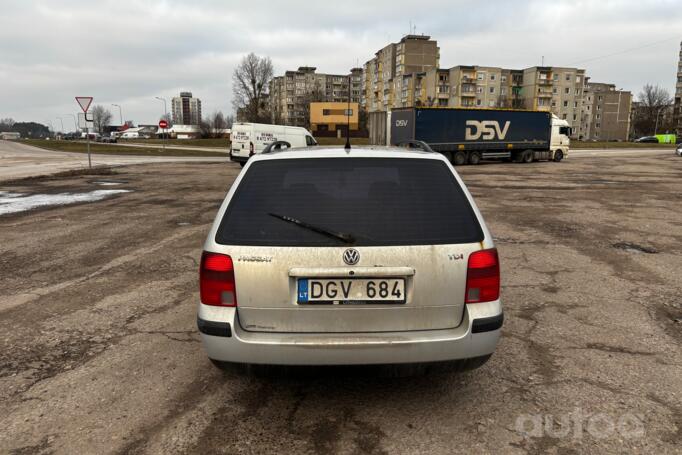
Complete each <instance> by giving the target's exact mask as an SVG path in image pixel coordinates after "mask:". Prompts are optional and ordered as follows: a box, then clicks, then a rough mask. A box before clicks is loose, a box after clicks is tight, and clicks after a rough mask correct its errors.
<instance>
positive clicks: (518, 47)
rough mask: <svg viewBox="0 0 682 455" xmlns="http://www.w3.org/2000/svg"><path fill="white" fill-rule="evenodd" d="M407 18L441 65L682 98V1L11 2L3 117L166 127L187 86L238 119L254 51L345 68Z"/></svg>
mask: <svg viewBox="0 0 682 455" xmlns="http://www.w3.org/2000/svg"><path fill="white" fill-rule="evenodd" d="M410 21H411V22H412V23H413V24H414V25H415V26H416V31H417V33H418V34H421V33H424V34H427V35H431V37H432V38H434V39H437V40H438V44H439V46H440V53H441V59H440V64H441V67H443V68H449V67H452V66H455V65H460V64H462V65H474V64H478V65H489V66H503V67H512V68H524V67H528V66H533V65H539V64H540V63H541V59H542V56H544V57H545V64H546V65H556V66H578V67H581V68H585V69H586V70H587V74H588V76H590V77H592V80H594V81H599V82H612V83H615V84H616V85H617V86H618V87H619V88H623V89H626V90H631V91H633V92H634V93H637V92H639V90H640V89H641V87H642V85H643V84H645V83H653V84H658V85H661V86H663V87H665V88H666V89H668V90H669V91H670V92H671V94H673V92H674V87H675V79H676V68H677V59H678V54H679V50H680V41H682V1H681V0H668V1H666V0H659V1H646V0H632V1H625V0H623V1H614V0H594V1H578V0H571V1H562V0H550V1H548V0H541V1H521V0H514V1H509V0H507V1H496V0H487V1H485V2H476V1H471V0H467V1H455V0H444V1H429V0H422V1H415V0H412V1H409V2H401V1H396V0H394V1H383V0H382V1H378V0H371V1H370V0H363V1H358V2H355V1H343V2H334V1H284V0H281V1H272V2H266V1H259V0H242V1H227V0H226V1H217V0H216V1H210V0H193V1H153V0H144V1H132V0H115V1H97V0H89V1H79V0H72V1H58V0H45V1H31V0H0V43H2V44H0V118H3V117H12V118H14V119H15V120H17V121H37V122H41V123H47V121H48V120H50V121H52V124H53V125H54V126H55V128H57V129H61V128H60V126H61V125H60V124H59V121H58V120H57V119H56V117H58V116H61V117H64V127H65V129H66V130H69V129H73V128H72V127H73V120H72V118H71V117H69V116H68V115H67V114H75V113H76V112H77V111H78V107H77V105H76V102H75V100H74V96H76V95H90V96H94V98H95V101H94V103H95V104H102V105H104V106H107V107H109V108H110V109H111V110H112V113H114V119H115V122H116V123H117V122H118V110H117V108H114V107H111V104H112V103H115V104H120V105H121V106H122V107H123V116H124V119H126V120H133V121H134V122H135V123H155V122H156V121H157V120H158V118H159V116H160V115H161V114H162V112H163V104H162V102H161V101H158V100H156V99H155V98H154V97H155V96H161V97H166V98H168V99H169V100H170V98H171V97H173V96H176V95H177V94H178V92H179V91H181V90H182V91H185V90H188V91H191V92H192V93H193V94H194V96H197V97H199V98H201V100H202V104H203V111H204V113H205V114H208V113H210V112H212V111H215V110H222V111H224V112H225V113H228V112H231V110H232V108H231V104H230V100H231V75H232V71H233V69H234V67H235V65H236V64H237V63H238V62H239V60H240V59H241V57H242V56H243V55H245V54H247V53H249V52H255V53H256V54H259V55H267V56H270V57H271V58H272V60H273V63H274V66H275V74H280V73H282V72H283V71H285V70H287V69H296V68H298V67H299V66H303V65H310V66H316V67H317V68H318V71H320V72H328V73H346V72H347V71H348V70H349V69H350V68H351V67H353V66H355V65H356V64H358V63H359V64H360V65H362V64H363V63H364V62H365V61H367V60H369V59H370V58H371V57H372V56H373V55H374V53H375V52H376V51H377V50H378V49H380V48H381V47H383V46H385V45H386V44H387V43H389V42H391V41H393V42H395V41H398V40H399V39H400V37H401V36H402V35H404V34H406V33H408V32H409V29H410ZM611 54H616V55H611ZM606 55H610V56H608V57H603V58H598V57H602V56H606ZM169 108H170V106H169ZM69 125H71V128H70V127H69Z"/></svg>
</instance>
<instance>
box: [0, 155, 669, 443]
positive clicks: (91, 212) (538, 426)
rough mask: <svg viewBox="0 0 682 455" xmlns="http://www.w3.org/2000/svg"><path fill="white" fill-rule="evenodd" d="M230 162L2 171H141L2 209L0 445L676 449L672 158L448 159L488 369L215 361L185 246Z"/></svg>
mask: <svg viewBox="0 0 682 455" xmlns="http://www.w3.org/2000/svg"><path fill="white" fill-rule="evenodd" d="M239 170H240V169H239V167H238V166H236V165H233V164H217V163H214V164H204V163H184V164H181V163H168V164H146V165H139V166H134V167H120V168H115V169H113V170H111V171H107V170H98V171H96V172H99V173H101V174H102V175H87V174H82V173H79V172H73V173H70V174H68V175H62V176H53V177H41V178H33V179H25V180H16V181H13V182H4V183H2V182H0V191H8V192H15V193H16V192H19V193H30V194H38V193H59V192H67V191H91V190H93V189H98V188H100V187H99V186H98V183H95V182H97V181H102V180H108V181H112V182H114V183H119V185H116V186H111V188H121V189H128V190H132V192H130V193H125V194H120V195H116V196H114V197H111V198H109V199H106V200H103V201H99V202H95V203H86V204H76V205H71V206H64V207H51V208H42V209H39V210H34V211H31V212H27V213H18V214H12V215H6V216H1V217H0V239H1V242H0V291H1V292H0V428H2V431H1V432H0V453H16V454H48V453H64V454H73V453H190V454H193V453H226V454H233V453H285V452H286V453H426V452H428V453H519V454H523V453H538V454H540V453H557V454H571V453H576V454H577V453H614V454H615V453H623V452H632V453H680V447H682V352H681V350H680V342H681V341H682V286H681V285H680V279H679V272H680V270H682V231H681V229H680V226H682V210H681V208H682V206H681V205H680V194H682V160H680V159H679V158H675V157H674V156H672V154H670V155H660V156H659V155H656V156H653V155H647V156H637V155H632V156H619V157H617V158H615V157H614V158H613V159H608V158H604V157H583V158H581V159H580V160H571V159H569V160H567V161H565V162H562V163H560V164H556V163H534V164H532V165H514V164H485V165H481V166H466V167H461V168H459V169H458V170H459V172H460V173H461V175H462V176H463V178H464V180H465V181H466V182H467V184H468V186H469V189H470V190H471V191H472V193H473V194H474V196H475V198H476V200H477V203H478V204H479V207H480V208H481V210H482V212H483V214H484V217H485V219H486V221H487V223H488V225H489V227H490V229H491V231H492V233H493V235H494V236H495V238H496V242H497V247H498V249H499V252H500V257H501V261H502V274H503V277H502V281H503V289H502V298H503V301H504V304H505V311H506V320H505V326H504V329H503V337H502V339H501V342H500V344H499V347H498V350H497V352H496V354H495V355H494V356H493V357H492V358H491V360H490V361H489V362H488V363H487V364H486V365H485V366H484V367H482V368H480V369H478V370H475V371H471V372H466V373H456V372H454V371H452V370H451V369H449V368H448V367H447V366H437V367H434V368H431V369H429V370H428V371H426V372H422V371H417V372H416V374H411V375H410V374H407V373H409V372H405V371H398V373H401V374H395V373H396V372H395V371H391V370H384V369H377V368H352V369H351V368H333V369H328V368H327V369H306V370H304V371H299V370H291V369H274V370H271V371H265V372H263V371H256V372H255V373H254V372H247V371H243V370H241V369H237V368H235V369H233V370H230V371H227V372H222V371H219V370H216V369H215V368H214V367H213V365H212V364H211V363H210V362H209V361H208V359H207V358H206V356H205V354H204V352H203V350H202V347H201V344H200V342H199V337H198V335H197V332H196V328H195V309H196V303H197V298H198V291H197V260H198V258H199V256H200V253H201V245H202V243H203V240H204V237H205V235H206V232H207V230H208V228H209V225H210V223H211V222H212V220H213V216H214V215H215V212H216V209H217V208H218V206H219V204H220V202H221V200H222V198H223V196H224V194H225V193H226V191H227V190H228V188H229V186H230V184H231V183H232V181H233V179H234V178H235V176H236V175H237V174H238V172H239Z"/></svg>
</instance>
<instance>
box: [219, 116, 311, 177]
mask: <svg viewBox="0 0 682 455" xmlns="http://www.w3.org/2000/svg"><path fill="white" fill-rule="evenodd" d="M231 140H232V145H231V147H230V158H231V159H232V161H236V162H238V163H240V164H241V165H242V166H244V164H245V163H246V162H247V161H248V160H249V158H250V157H251V156H253V155H256V154H258V153H261V152H262V151H263V150H264V149H265V147H267V146H268V144H270V143H272V142H275V141H286V142H288V143H289V144H291V146H292V147H310V146H313V145H317V142H316V141H315V139H313V135H312V134H311V133H310V131H308V130H306V129H305V128H301V127H298V126H282V125H268V124H264V123H235V124H234V125H233V126H232V133H231Z"/></svg>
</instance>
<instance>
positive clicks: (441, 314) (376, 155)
mask: <svg viewBox="0 0 682 455" xmlns="http://www.w3.org/2000/svg"><path fill="white" fill-rule="evenodd" d="M199 276H200V280H199V281H200V303H199V307H198V319H197V321H198V328H199V332H200V333H201V338H202V340H203V345H204V348H205V349H206V352H207V354H208V357H209V358H210V359H212V360H213V361H214V363H215V364H217V365H218V366H221V365H224V363H222V362H237V363H247V364H287V365H320V364H327V365H339V364H402V363H421V362H433V361H449V360H452V361H457V362H459V368H462V369H466V368H476V367H478V366H480V365H482V364H483V363H485V362H486V361H487V360H488V358H489V357H490V356H491V355H492V353H493V351H494V350H495V347H496V345H497V342H498V339H499V337H500V331H501V327H502V322H503V310H502V303H501V301H500V297H499V293H500V269H499V261H498V254H497V250H496V249H495V246H494V244H493V238H492V236H491V234H490V232H489V231H488V229H487V227H486V225H485V222H484V221H483V218H482V216H481V214H480V212H479V210H478V209H477V207H476V204H475V203H474V200H473V198H472V196H471V194H470V193H469V191H468V190H467V189H466V187H465V185H464V183H463V182H462V180H461V179H460V177H459V176H458V174H457V172H456V171H455V170H454V168H453V167H452V165H451V164H450V163H449V162H448V161H447V159H446V158H445V157H444V156H443V155H441V154H438V153H426V152H422V151H411V150H408V151H406V150H405V149H403V148H397V147H386V148H372V149H369V148H367V149H357V148H353V149H352V150H351V151H348V152H347V151H345V150H343V149H338V148H336V149H333V148H322V149H319V148H317V147H315V148H303V149H296V148H291V149H287V150H282V151H278V152H269V153H262V154H258V155H254V156H252V157H251V159H250V160H249V162H248V163H247V164H246V166H245V167H244V169H243V170H242V172H241V174H240V175H239V176H238V177H237V179H236V180H235V182H234V184H233V185H232V188H231V189H230V191H229V192H228V194H227V196H226V197H225V199H224V201H223V203H222V205H221V207H220V209H219V210H218V213H217V215H216V218H215V221H214V223H213V226H212V228H211V230H210V232H209V234H208V238H207V239H206V242H205V243H204V252H203V254H202V257H201V264H200V272H199Z"/></svg>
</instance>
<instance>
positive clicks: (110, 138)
mask: <svg viewBox="0 0 682 455" xmlns="http://www.w3.org/2000/svg"><path fill="white" fill-rule="evenodd" d="M117 141H118V140H117V139H116V137H114V136H103V137H102V142H104V143H105V144H115V143H116V142H117Z"/></svg>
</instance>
